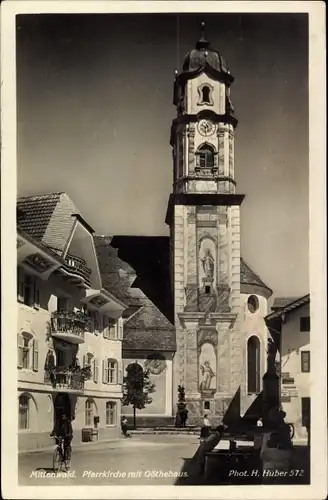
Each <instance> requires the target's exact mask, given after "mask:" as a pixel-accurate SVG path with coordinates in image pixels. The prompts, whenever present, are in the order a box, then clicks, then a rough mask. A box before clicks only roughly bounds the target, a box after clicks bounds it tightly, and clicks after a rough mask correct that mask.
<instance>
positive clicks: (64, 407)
mask: <svg viewBox="0 0 328 500" xmlns="http://www.w3.org/2000/svg"><path fill="white" fill-rule="evenodd" d="M63 414H65V415H67V417H68V418H69V419H70V420H71V402H70V398H69V395H68V394H65V393H62V394H57V396H56V398H55V401H54V419H55V422H54V423H56V422H58V421H60V420H61V417H62V415H63Z"/></svg>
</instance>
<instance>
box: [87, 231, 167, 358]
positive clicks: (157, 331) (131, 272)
mask: <svg viewBox="0 0 328 500" xmlns="http://www.w3.org/2000/svg"><path fill="white" fill-rule="evenodd" d="M122 238H123V242H122ZM94 241H95V246H96V250H97V256H98V262H99V268H100V273H101V275H102V279H103V283H104V285H105V286H106V288H107V289H108V290H109V291H111V292H113V293H115V295H116V296H117V297H119V298H121V300H123V302H124V303H125V304H126V305H127V306H128V309H127V311H126V312H125V317H126V320H125V323H124V338H123V351H126V350H147V351H171V352H172V351H175V350H176V342H175V328H174V326H173V323H172V322H171V321H170V314H173V307H172V308H170V309H169V307H168V298H167V296H166V294H165V289H166V286H167V285H169V283H167V284H166V283H165V280H164V279H162V277H164V276H165V275H166V272H165V251H164V252H163V248H162V249H161V247H163V245H162V240H161V238H159V241H158V240H157V239H156V238H155V239H151V238H150V241H148V239H145V240H144V239H143V238H142V239H141V240H140V239H139V237H133V236H132V237H119V236H114V237H113V238H111V237H106V236H95V237H94ZM136 242H138V243H139V244H137V243H136ZM151 242H152V243H153V245H152V244H151ZM143 243H148V245H149V246H150V249H149V250H150V253H149V255H148V253H147V251H146V247H147V245H146V247H145V246H144V245H143ZM114 245H116V246H117V245H118V248H115V247H114ZM130 245H132V247H130ZM162 252H163V255H162ZM121 257H122V258H121ZM124 259H127V260H129V262H127V261H126V260H124ZM143 260H144V264H143V265H142V261H143ZM162 264H164V269H161V268H162ZM132 266H133V267H132ZM139 273H140V274H139ZM161 273H162V274H161Z"/></svg>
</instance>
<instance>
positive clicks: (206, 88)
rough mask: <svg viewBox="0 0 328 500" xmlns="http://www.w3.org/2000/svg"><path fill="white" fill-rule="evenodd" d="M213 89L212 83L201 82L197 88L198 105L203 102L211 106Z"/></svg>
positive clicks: (201, 104)
mask: <svg viewBox="0 0 328 500" xmlns="http://www.w3.org/2000/svg"><path fill="white" fill-rule="evenodd" d="M213 90H214V87H212V85H210V84H207V83H203V84H202V85H200V86H199V87H198V88H197V91H198V102H197V105H198V106H203V105H204V104H206V105H208V106H213V104H214V102H213Z"/></svg>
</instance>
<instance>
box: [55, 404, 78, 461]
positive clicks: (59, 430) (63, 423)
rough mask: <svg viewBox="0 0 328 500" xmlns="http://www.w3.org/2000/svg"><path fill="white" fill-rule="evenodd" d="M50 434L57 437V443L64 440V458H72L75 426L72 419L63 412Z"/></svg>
mask: <svg viewBox="0 0 328 500" xmlns="http://www.w3.org/2000/svg"><path fill="white" fill-rule="evenodd" d="M50 436H53V437H55V439H56V444H57V445H59V444H60V441H61V440H62V441H63V445H64V451H63V459H64V461H65V462H66V460H69V459H70V455H71V442H72V439H73V428H72V424H71V421H70V420H69V418H68V417H67V415H66V414H65V413H63V414H62V417H61V420H58V421H57V422H55V425H54V429H53V431H52V433H51V434H50Z"/></svg>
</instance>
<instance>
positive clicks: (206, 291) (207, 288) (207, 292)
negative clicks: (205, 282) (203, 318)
mask: <svg viewBox="0 0 328 500" xmlns="http://www.w3.org/2000/svg"><path fill="white" fill-rule="evenodd" d="M205 293H206V294H209V293H211V287H210V286H205Z"/></svg>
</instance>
